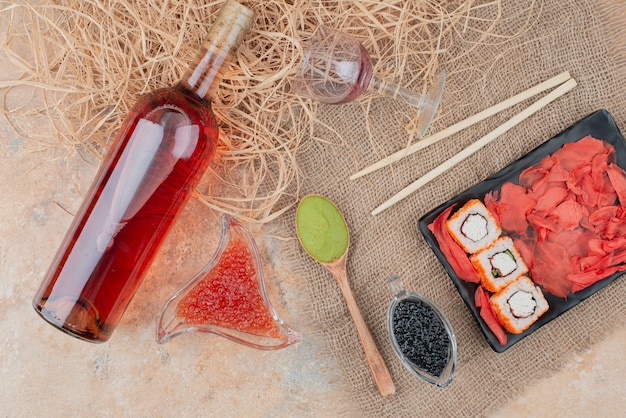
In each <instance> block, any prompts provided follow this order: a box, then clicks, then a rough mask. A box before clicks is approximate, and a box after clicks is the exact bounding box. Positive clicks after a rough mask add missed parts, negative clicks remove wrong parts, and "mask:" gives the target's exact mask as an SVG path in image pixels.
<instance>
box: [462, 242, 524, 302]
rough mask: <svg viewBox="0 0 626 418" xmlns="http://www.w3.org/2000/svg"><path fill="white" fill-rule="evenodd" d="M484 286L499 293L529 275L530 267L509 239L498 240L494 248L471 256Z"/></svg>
mask: <svg viewBox="0 0 626 418" xmlns="http://www.w3.org/2000/svg"><path fill="white" fill-rule="evenodd" d="M470 261H471V262H472V265H473V266H474V268H475V269H476V271H477V272H478V275H479V276H480V283H481V284H482V286H483V287H484V288H485V289H486V290H488V291H490V292H497V291H498V290H500V289H502V288H503V287H505V286H506V285H508V284H509V283H511V282H512V281H513V280H515V279H517V278H518V277H520V276H521V275H523V274H526V273H528V267H527V266H526V263H524V260H522V256H521V255H520V254H519V252H518V251H517V248H516V247H515V244H514V243H513V240H512V239H511V238H509V237H501V238H498V239H497V240H496V241H495V242H494V243H493V245H492V246H490V247H488V248H485V249H484V250H481V251H479V252H478V253H476V254H473V255H471V256H470Z"/></svg>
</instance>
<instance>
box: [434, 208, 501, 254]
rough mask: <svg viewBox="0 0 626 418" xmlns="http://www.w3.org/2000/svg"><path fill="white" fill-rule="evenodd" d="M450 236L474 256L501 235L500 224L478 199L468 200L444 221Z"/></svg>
mask: <svg viewBox="0 0 626 418" xmlns="http://www.w3.org/2000/svg"><path fill="white" fill-rule="evenodd" d="M446 229H447V230H448V233H449V234H450V236H451V237H452V238H453V239H454V240H455V241H456V242H457V243H458V244H459V245H460V246H461V248H463V250H465V252H466V253H469V254H474V253H476V252H478V251H480V250H482V249H483V248H487V247H488V246H490V245H491V244H492V243H493V242H494V241H495V240H496V239H497V238H498V237H499V236H500V234H501V233H502V228H500V224H499V223H498V221H497V220H496V219H495V218H494V217H493V215H492V214H491V212H489V209H487V207H486V206H485V205H484V204H483V203H482V202H481V201H480V200H478V199H472V200H469V201H468V202H467V203H465V205H463V207H461V208H460V209H459V210H457V211H456V213H455V214H454V215H452V216H451V217H450V219H448V220H447V221H446Z"/></svg>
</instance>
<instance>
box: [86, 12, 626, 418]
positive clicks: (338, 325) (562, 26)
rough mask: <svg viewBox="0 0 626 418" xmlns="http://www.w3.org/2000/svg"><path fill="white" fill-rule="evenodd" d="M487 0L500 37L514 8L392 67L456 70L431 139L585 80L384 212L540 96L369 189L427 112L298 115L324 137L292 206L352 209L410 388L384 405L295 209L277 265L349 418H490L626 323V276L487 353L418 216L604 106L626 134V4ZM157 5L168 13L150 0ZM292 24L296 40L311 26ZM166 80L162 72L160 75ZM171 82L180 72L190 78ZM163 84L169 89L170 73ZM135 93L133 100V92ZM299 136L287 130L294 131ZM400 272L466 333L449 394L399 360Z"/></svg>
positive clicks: (375, 108)
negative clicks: (556, 79)
mask: <svg viewBox="0 0 626 418" xmlns="http://www.w3.org/2000/svg"><path fill="white" fill-rule="evenodd" d="M249 3H251V4H252V3H253V2H249ZM291 3H293V2H290V3H289V4H291ZM335 3H337V4H335ZM442 3H445V4H447V3H446V2H442ZM451 3H452V2H451ZM484 3H485V5H486V6H485V7H484V8H483V9H478V10H477V11H474V12H473V13H474V15H473V17H480V13H484V14H485V15H484V17H485V18H486V20H485V27H484V28H483V30H487V29H489V28H488V26H489V23H488V22H490V21H493V20H494V16H496V17H497V16H498V14H499V18H498V19H497V21H498V23H497V27H496V28H494V30H493V31H491V32H492V33H493V34H494V35H493V36H487V37H485V38H481V34H480V33H479V32H476V31H474V29H472V28H476V26H475V25H474V26H472V27H470V26H471V25H470V26H468V27H467V28H465V29H466V30H464V27H463V25H459V26H458V29H459V30H457V31H450V32H447V33H446V34H445V37H443V38H442V39H441V40H440V41H441V42H440V44H439V46H440V49H439V50H438V51H436V57H433V56H429V57H428V58H427V59H422V58H420V57H419V54H418V55H416V56H407V57H404V58H406V60H404V59H402V56H401V54H400V56H399V57H400V58H398V57H395V61H394V59H391V60H390V61H387V62H386V63H385V66H386V69H387V70H388V69H389V66H390V65H393V64H394V62H395V63H396V64H400V63H403V64H405V63H406V62H409V63H413V64H415V63H428V65H429V71H430V72H431V73H434V72H436V71H441V70H445V71H446V73H447V74H448V82H447V85H446V91H445V94H444V97H443V102H442V105H441V110H440V112H439V114H438V117H437V119H436V120H435V122H434V124H433V127H432V129H431V132H436V131H438V130H440V129H443V128H444V127H446V126H450V125H451V124H453V123H456V122H458V121H460V120H462V119H464V118H466V117H468V116H470V115H472V114H475V113H477V112H478V111H480V110H482V109H484V108H487V107H488V106H491V105H493V104H495V103H497V102H499V101H501V100H504V99H506V98H508V97H510V96H512V95H514V94H517V93H518V92H520V91H522V90H525V89H526V88H528V87H530V86H533V85H535V84H537V83H539V82H541V81H544V80H546V79H548V78H550V77H552V76H554V75H556V74H558V73H560V72H562V71H564V70H569V71H570V72H571V74H572V76H573V77H574V78H576V80H577V81H578V83H579V85H578V87H576V89H575V90H574V91H572V92H570V93H568V94H567V95H566V96H564V97H562V98H560V99H558V100H557V101H556V102H554V103H552V104H551V105H549V106H548V107H546V108H545V109H543V110H541V111H540V112H539V113H537V114H536V115H534V116H533V117H531V118H530V119H529V120H527V121H525V122H523V123H522V124H520V125H519V126H517V127H516V128H514V129H512V130H511V131H509V132H508V133H506V134H505V135H502V136H501V137H500V138H498V139H497V140H495V141H494V142H493V143H491V144H490V145H488V146H487V147H485V148H484V149H482V150H481V151H480V152H478V153H476V154H475V155H473V156H472V157H470V158H468V159H467V160H466V161H464V162H462V163H461V164H459V165H458V166H456V167H454V168H452V169H450V170H449V171H448V172H446V173H445V174H443V175H442V176H440V177H439V178H437V179H435V180H434V181H432V182H430V183H429V184H427V185H426V186H424V187H423V188H422V189H420V190H419V191H418V192H416V193H414V194H412V195H411V196H409V197H408V198H407V199H405V200H403V201H402V202H400V203H398V204H397V205H395V206H393V207H392V208H391V209H389V210H387V211H385V212H383V213H382V214H380V215H378V216H376V217H374V216H371V215H370V211H371V210H372V209H374V208H375V207H376V206H378V205H379V204H380V203H382V202H383V201H385V200H386V199H388V198H389V197H391V196H392V195H393V194H395V193H396V192H397V191H399V190H400V189H401V188H403V187H404V186H406V185H407V184H409V183H411V182H412V181H413V180H415V179H416V178H418V177H419V176H421V175H422V174H424V173H426V172H428V171H429V170H430V169H432V168H433V167H435V166H436V165H438V164H440V163H441V162H443V161H445V160H446V159H447V158H449V157H451V156H452V155H454V154H456V153H457V152H459V151H460V150H462V149H463V148H465V147H466V146H468V145H469V144H470V143H472V142H473V141H475V140H476V139H478V138H480V137H481V136H482V135H484V134H486V133H487V132H489V131H491V130H492V129H494V128H495V127H496V126H498V125H500V124H502V123H503V122H504V121H506V120H507V119H508V118H510V117H511V116H513V115H514V114H515V113H517V112H519V111H520V110H521V109H522V108H523V107H524V106H526V105H528V104H529V103H530V101H529V102H527V103H523V104H521V105H518V106H516V107H514V108H512V109H509V110H507V111H504V112H502V114H499V115H496V116H494V117H492V118H490V119H488V120H486V121H484V122H482V123H480V124H478V125H476V126H474V127H472V128H469V129H467V130H465V131H463V132H461V133H459V134H456V135H454V136H453V137H451V138H448V139H447V140H445V141H444V142H441V143H439V144H436V145H434V146H431V147H429V148H427V149H425V150H423V151H420V152H419V153H417V154H414V155H412V156H409V157H407V158H405V159H404V160H402V161H401V162H398V163H396V164H394V165H393V166H391V167H387V168H384V169H382V170H380V171H378V172H376V173H373V174H370V175H368V176H366V177H363V178H361V179H358V180H355V181H350V180H349V179H348V177H349V176H350V175H351V174H353V173H355V172H356V171H358V170H359V169H361V168H363V167H365V166H367V165H369V164H371V163H374V162H376V161H378V160H379V159H381V158H383V157H385V156H387V155H389V154H391V153H392V152H395V151H397V150H399V149H401V148H402V147H403V146H405V145H406V143H407V142H408V141H409V140H410V135H409V133H408V131H410V127H409V128H408V129H407V125H410V118H411V115H412V114H413V111H412V110H411V109H408V108H407V107H406V106H405V105H403V104H401V103H399V102H397V101H393V100H391V99H384V98H374V97H370V98H364V99H361V100H358V101H357V102H355V103H353V104H349V105H342V106H322V105H317V104H314V103H303V102H298V101H294V112H298V111H302V107H301V106H307V109H310V111H312V112H314V115H315V119H314V120H315V122H314V124H313V129H312V130H311V131H310V133H311V135H310V137H307V138H304V140H303V141H302V143H301V144H300V146H299V148H298V152H297V157H296V158H297V167H298V173H299V177H298V180H299V181H298V182H297V183H296V182H294V183H293V184H292V185H291V186H290V188H289V189H288V190H287V192H286V193H285V195H286V196H288V198H286V201H291V203H293V200H294V199H293V197H294V196H295V197H296V198H297V197H301V196H303V195H305V194H307V193H319V194H322V195H325V196H327V197H329V198H330V199H331V200H332V201H333V202H335V203H336V204H337V206H338V207H339V208H340V209H341V211H342V212H343V213H344V215H345V218H346V220H347V222H348V225H349V228H350V233H351V247H350V258H349V262H348V269H349V275H350V278H351V284H352V288H353V291H354V294H355V297H356V300H357V302H358V304H359V306H360V307H361V310H362V313H363V316H364V317H365V320H366V322H367V323H368V325H369V327H370V329H371V331H372V333H373V335H374V338H375V340H376V341H377V343H378V345H379V348H380V350H381V352H382V354H383V356H384V358H385V359H386V362H387V364H388V366H389V368H390V370H391V373H392V375H393V378H394V381H395V383H396V389H397V393H396V395H395V396H394V397H392V398H387V399H385V398H382V397H381V396H380V395H379V393H378V392H377V390H376V388H375V386H374V384H373V381H372V379H371V375H370V372H369V369H368V366H367V363H366V362H365V360H364V356H363V353H362V350H361V346H360V344H359V340H358V336H357V333H356V330H355V328H354V326H353V324H352V320H351V318H350V315H349V313H348V310H347V307H346V306H345V304H344V303H343V302H342V298H341V294H340V291H339V288H338V287H337V285H336V284H335V283H334V281H333V280H332V278H331V277H330V275H329V274H328V272H327V271H326V270H324V268H323V267H322V266H320V265H319V264H317V263H315V262H314V261H312V260H311V259H310V258H309V257H308V256H307V255H306V254H305V253H304V252H303V251H302V250H301V249H300V247H299V245H298V243H297V241H295V240H294V239H293V238H294V237H295V230H294V225H293V221H294V216H295V208H293V207H291V208H290V209H289V210H288V211H286V212H285V213H284V214H283V215H282V216H280V217H278V218H277V220H276V221H274V222H273V224H272V225H271V228H272V231H273V232H274V233H277V234H278V235H281V236H286V237H289V238H292V240H291V241H287V242H283V243H282V244H281V246H280V247H281V250H282V252H281V253H280V254H274V258H275V260H277V261H276V262H277V263H283V264H284V266H286V267H288V270H289V271H290V272H291V274H293V275H294V276H295V277H297V279H296V280H297V282H298V283H301V286H302V291H301V293H302V294H303V295H305V298H306V299H307V300H308V303H307V306H305V307H304V309H305V310H306V312H307V314H308V317H309V318H310V321H311V327H310V328H311V329H314V330H315V332H317V333H318V334H319V335H320V336H322V337H323V339H324V341H325V342H326V343H327V352H328V353H330V354H331V355H332V356H334V357H335V358H336V360H337V364H338V365H339V367H340V370H339V373H338V374H339V375H341V376H342V377H343V383H342V384H343V386H345V388H346V391H347V392H348V393H349V396H351V397H352V400H353V401H354V403H355V404H356V405H358V408H359V410H358V411H353V410H350V411H349V412H347V414H348V415H350V416H394V417H415V416H442V417H443V416H481V415H488V414H489V412H490V411H493V409H494V408H496V407H498V406H500V405H502V404H503V403H504V402H506V401H508V400H511V399H513V398H514V397H515V396H517V395H518V394H520V393H521V392H522V391H523V390H524V389H525V388H527V387H528V386H529V385H531V384H532V382H533V381H535V380H536V379H540V378H542V377H547V376H549V375H550V374H552V373H554V372H555V371H557V370H560V369H561V368H562V367H563V366H564V365H565V364H567V362H568V361H570V360H571V359H572V356H573V355H574V354H575V353H580V352H583V351H585V350H586V349H588V348H589V347H590V346H591V345H593V344H594V342H596V341H597V340H599V339H601V338H602V337H603V336H605V335H607V334H608V333H610V332H611V330H612V329H613V328H615V327H623V326H624V323H625V321H624V317H625V315H624V314H625V313H626V297H624V296H625V290H626V280H624V279H623V278H621V279H619V280H617V281H616V282H614V283H613V284H612V285H611V286H609V287H608V288H605V289H604V290H602V291H600V292H599V293H597V294H595V295H594V296H592V297H591V298H590V299H588V300H586V301H585V302H584V303H582V304H580V305H578V306H576V307H575V308H574V309H572V310H571V311H569V312H567V313H566V314H564V315H562V316H561V317H559V318H557V319H556V320H555V321H553V322H551V323H550V324H548V325H546V326H545V327H543V328H542V329H540V330H539V331H537V332H535V333H534V334H533V335H531V336H529V337H527V338H525V339H524V340H522V341H521V342H519V343H518V344H516V345H514V346H513V347H512V348H510V349H509V350H508V351H506V352H505V353H502V354H497V353H495V352H494V351H492V350H491V348H490V347H489V346H488V344H487V342H486V340H485V338H484V337H483V335H482V334H481V332H480V330H479V328H478V326H477V324H476V323H475V321H474V319H473V318H472V317H471V315H470V313H469V311H468V310H467V308H466V307H465V305H464V303H463V301H462V300H461V298H460V296H459V295H458V293H457V291H456V289H455V287H454V285H453V283H452V281H451V280H450V278H449V277H448V276H447V274H446V273H445V271H444V269H443V267H442V265H441V264H440V263H439V261H438V260H437V259H436V257H435V255H434V253H433V252H432V251H431V250H430V249H429V248H428V246H427V244H426V242H425V241H424V239H423V238H422V236H421V235H420V233H419V231H418V229H417V222H418V219H419V218H420V217H421V216H422V215H424V214H426V213H427V212H428V211H430V210H431V209H433V208H435V207H436V206H438V205H439V204H441V203H442V202H445V201H446V200H448V199H449V198H451V197H453V196H455V195H456V194H458V193H460V192H462V191H464V190H466V189H467V188H469V187H471V186H473V185H475V184H476V183H478V182H480V181H481V180H483V179H485V178H486V177H488V176H489V175H490V174H492V173H494V172H496V171H498V170H500V169H501V168H503V167H505V166H506V165H508V164H510V163H511V162H513V161H514V160H516V159H517V158H519V157H521V156H523V155H525V154H526V153H527V152H529V151H530V150H532V149H533V148H534V147H536V146H537V145H539V144H540V143H542V142H543V141H545V140H547V139H549V138H550V137H552V136H553V135H555V134H557V133H558V132H560V131H561V130H563V129H564V128H566V127H568V126H569V125H571V124H572V123H575V122H576V121H577V120H579V119H581V118H583V117H584V116H587V115H588V114H590V113H592V112H594V111H596V110H598V109H600V108H604V109H607V110H608V111H609V112H610V113H611V114H612V115H613V116H614V118H615V119H616V121H617V124H618V126H620V127H621V128H624V127H626V94H625V93H626V92H625V91H624V87H623V85H624V83H623V80H624V79H625V77H626V70H624V64H626V50H625V48H624V46H623V45H624V43H623V41H622V39H624V37H625V36H626V30H624V29H623V23H622V22H623V19H621V20H620V15H621V17H623V18H626V12H625V9H626V7H625V6H624V5H617V3H618V2H611V1H609V0H603V2H601V3H598V2H597V1H595V0H564V1H557V0H548V1H544V2H541V1H532V0H524V1H518V0H507V1H502V2H501V3H500V2H493V3H489V2H484ZM338 4H340V5H338ZM445 4H444V5H445ZM295 5H296V6H297V2H295ZM494 5H495V6H494ZM500 5H501V6H502V7H501V8H500V7H499V6H500ZM137 7H142V6H137ZM145 7H146V8H148V7H153V6H152V5H151V4H150V2H146V4H145ZM253 7H258V8H260V7H262V2H254V4H253ZM302 8H303V10H302V13H303V14H306V10H305V9H306V8H315V10H317V11H318V12H320V13H319V14H320V16H323V17H324V21H325V22H331V23H332V22H334V23H337V22H347V23H346V27H348V26H349V24H348V23H349V22H350V20H351V19H354V21H355V22H357V21H358V22H361V21H362V20H367V21H368V22H369V23H368V24H369V27H370V28H375V27H376V25H375V24H374V23H373V22H375V21H376V13H378V12H377V11H376V10H368V11H367V12H368V13H367V15H366V16H365V17H364V16H363V14H364V13H365V11H364V10H362V9H361V8H360V7H359V2H358V1H357V2H313V1H311V2H303V4H302ZM405 18H406V17H405ZM129 22H131V21H129ZM265 23H266V24H267V28H271V27H272V24H271V22H270V23H268V22H265ZM320 23H321V22H320ZM129 24H131V23H129ZM155 24H156V23H155ZM479 26H480V25H479ZM409 27H410V25H409ZM267 28H266V29H267ZM268 30H269V29H268ZM293 31H294V32H297V28H293ZM433 31H434V32H432V33H430V34H429V33H425V32H417V31H416V32H411V31H410V30H407V31H406V32H403V33H397V39H396V40H393V39H387V40H381V42H380V44H379V45H377V46H376V48H375V50H376V51H377V53H378V56H379V58H384V57H383V56H381V55H384V53H385V51H395V52H396V53H398V51H401V50H402V48H401V47H402V45H403V44H404V43H405V42H407V40H411V39H413V38H415V39H419V38H421V37H424V36H429V35H430V36H437V33H436V28H434V29H433ZM111 47H114V45H111ZM368 47H373V45H368ZM191 53H192V52H188V55H189V56H191V55H190V54H191ZM411 53H412V54H416V51H412V52H411ZM166 58H167V57H166ZM164 59H165V58H164ZM181 60H182V59H181ZM250 61H253V60H250ZM157 67H158V65H157ZM181 68H182V64H181ZM405 68H406V73H405V74H402V76H403V79H402V80H401V81H402V82H403V84H407V85H409V87H411V88H416V89H419V88H421V86H422V84H423V83H422V82H421V81H422V80H423V79H424V76H423V74H422V73H420V70H419V68H415V67H411V65H407V66H406V67H405ZM379 69H381V68H379ZM382 69H383V70H384V69H385V68H382ZM120 71H123V69H120ZM146 71H147V70H146ZM157 73H159V68H156V69H155V70H154V74H157ZM170 77H171V79H172V80H174V79H177V78H176V77H177V75H176V74H172V75H171V76H170ZM162 81H163V83H162V84H166V81H168V80H162ZM170 81H171V80H170ZM257 81H258V80H257ZM120 88H122V87H120ZM135 93H139V92H135ZM126 99H127V100H128V102H129V103H130V102H131V101H132V100H133V99H134V98H132V97H126V98H125V100H126ZM94 103H98V100H94ZM309 106H310V107H309ZM296 128H297V127H296ZM301 128H302V129H303V130H308V129H309V127H308V126H303V127H301ZM293 129H294V127H293V126H290V127H287V128H286V129H285V132H292V130H293ZM279 209H280V208H279ZM392 274H399V275H400V276H401V277H402V279H403V281H404V284H405V287H406V288H407V289H408V290H413V291H417V292H420V293H422V294H424V295H426V296H427V297H429V298H430V299H432V300H434V301H435V302H436V303H437V304H438V305H439V306H440V307H441V308H442V309H443V310H444V311H445V312H446V314H447V315H448V317H449V319H450V321H451V323H452V325H453V327H454V330H455V333H456V336H457V341H458V367H457V370H456V373H455V376H454V379H453V382H452V385H451V386H449V387H448V388H446V389H440V388H436V387H434V386H432V385H429V384H426V383H424V382H422V381H420V380H418V379H416V378H415V377H413V376H412V375H410V374H409V373H408V372H407V371H406V370H405V369H404V368H403V367H402V366H401V364H400V362H399V361H398V360H397V359H396V358H395V355H394V353H393V351H392V348H391V345H390V342H389V339H388V337H387V329H386V324H385V319H386V310H387V306H388V304H389V302H390V300H391V297H392V295H391V293H390V291H389V289H388V288H387V284H386V281H387V278H388V277H389V276H390V275H392ZM296 280H294V281H296ZM295 325H297V324H295Z"/></svg>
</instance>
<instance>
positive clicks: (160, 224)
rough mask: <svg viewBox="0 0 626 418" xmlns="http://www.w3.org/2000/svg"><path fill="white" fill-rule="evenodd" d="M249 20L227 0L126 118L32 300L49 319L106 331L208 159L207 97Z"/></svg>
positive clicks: (103, 334)
mask: <svg viewBox="0 0 626 418" xmlns="http://www.w3.org/2000/svg"><path fill="white" fill-rule="evenodd" d="M253 19H254V16H253V13H252V12H251V11H250V10H249V9H247V8H246V7H244V6H242V5H240V4H239V3H237V2H236V1H234V0H227V1H226V3H225V4H224V5H223V6H222V8H221V9H220V12H219V15H218V17H217V19H216V20H215V22H214V24H213V25H212V27H211V30H210V32H209V34H208V36H207V39H206V40H205V41H204V43H203V44H202V47H201V48H200V51H199V52H198V54H197V56H196V58H195V59H194V62H193V63H192V64H191V65H190V66H189V68H188V69H187V71H186V73H185V75H184V76H183V78H182V80H181V81H180V82H179V83H178V84H176V85H174V86H172V87H168V88H164V89H159V90H156V91H154V92H151V93H148V94H146V95H144V96H142V97H141V98H140V99H139V100H138V101H137V103H136V104H135V105H134V106H133V108H132V110H131V111H130V112H129V114H128V115H127V117H126V118H125V120H124V122H123V123H122V126H121V128H120V130H119V133H118V135H117V137H116V138H115V140H114V142H113V144H112V146H111V148H110V149H109V151H108V153H107V155H106V157H105V159H104V160H103V162H102V164H101V167H100V169H99V170H98V173H97V175H96V177H95V180H94V181H93V183H92V185H91V187H90V189H89V191H88V192H87V194H86V197H85V199H84V201H83V202H82V205H81V206H80V209H79V210H78V213H77V214H76V216H75V218H74V220H73V222H72V224H71V226H70V228H69V230H68V232H67V234H66V236H65V238H64V240H63V242H62V244H61V246H60V248H59V250H58V252H57V254H56V256H55V258H54V260H53V262H52V264H51V266H50V268H49V270H48V272H47V274H46V276H45V278H44V280H43V283H42V285H41V287H40V289H39V291H38V292H37V294H36V296H35V299H34V301H33V306H34V307H35V309H36V311H37V312H38V313H39V314H40V315H41V316H42V317H43V318H44V319H45V320H46V321H48V322H49V323H50V324H52V325H54V326H55V327H57V328H59V329H61V330H62V331H65V332H66V333H68V334H70V335H72V336H75V337H78V338H80V339H82V340H85V341H90V342H104V341H107V340H108V339H109V338H110V336H111V333H112V332H113V330H114V329H115V327H116V326H117V324H118V323H119V321H120V318H121V317H122V314H123V313H124V311H125V309H126V308H127V306H128V304H129V302H130V301H131V299H132V297H133V295H134V294H135V292H136V291H137V288H138V287H139V285H140V284H141V281H142V280H143V278H144V276H145V274H146V272H147V270H148V268H149V267H150V265H151V263H152V261H153V260H154V258H155V255H156V254H157V252H158V250H159V248H160V246H161V245H162V243H163V241H164V239H165V237H166V235H167V233H168V231H169V230H170V229H171V227H172V225H173V224H174V221H175V220H176V218H177V217H178V215H179V214H180V213H181V211H182V209H183V207H184V206H185V204H186V203H187V202H188V201H189V198H190V197H191V195H192V193H193V191H194V189H195V188H196V186H197V184H198V182H199V181H200V179H201V177H202V175H203V174H204V172H205V170H206V168H207V167H208V165H209V164H210V162H211V160H212V158H213V155H214V153H215V149H216V143H217V141H218V136H219V130H218V126H217V121H216V118H215V115H214V113H213V111H212V110H211V102H212V101H213V100H214V98H215V94H216V92H217V88H218V86H219V84H220V82H221V80H222V78H223V75H224V72H225V71H226V70H227V69H228V67H229V65H230V62H231V61H232V58H233V56H234V54H235V52H236V50H237V48H238V47H239V45H240V44H241V42H242V40H243V37H244V35H245V34H246V33H247V32H248V31H249V29H250V27H251V26H252V22H253Z"/></svg>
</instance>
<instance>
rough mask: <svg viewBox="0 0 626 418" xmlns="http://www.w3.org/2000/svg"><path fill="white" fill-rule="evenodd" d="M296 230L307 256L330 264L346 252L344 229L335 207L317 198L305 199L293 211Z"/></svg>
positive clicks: (322, 198) (345, 227)
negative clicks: (294, 212) (294, 211)
mask: <svg viewBox="0 0 626 418" xmlns="http://www.w3.org/2000/svg"><path fill="white" fill-rule="evenodd" d="M296 229H297V231H298V237H299V238H300V243H301V244H302V246H303V247H304V249H305V250H306V252H307V253H309V255H310V256H311V257H313V258H314V259H316V260H317V261H319V262H321V263H331V262H333V261H334V260H337V259H339V258H341V256H343V254H344V253H345V252H346V250H347V249H348V240H349V238H348V226H347V225H346V221H345V220H344V219H343V216H342V215H341V212H339V210H338V209H337V208H336V207H335V205H334V204H333V203H332V202H331V201H329V200H328V199H326V198H325V197H322V196H319V195H308V196H305V197H304V198H303V199H302V200H301V201H300V204H299V205H298V210H297V212H296Z"/></svg>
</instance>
